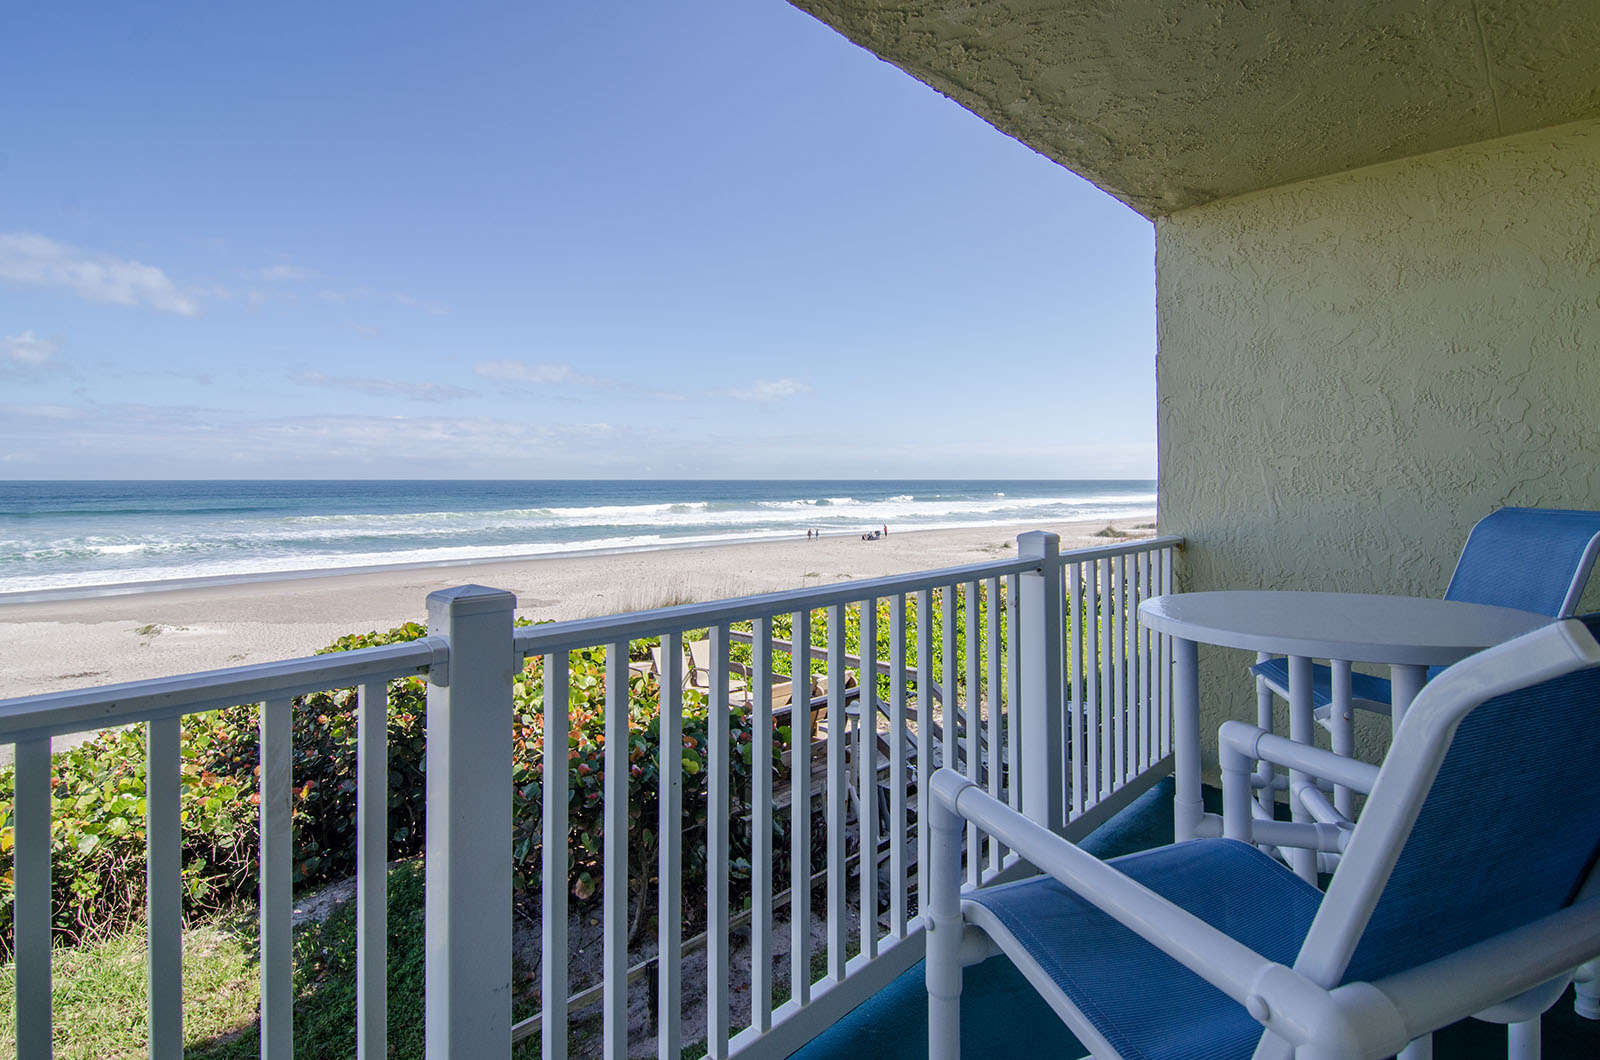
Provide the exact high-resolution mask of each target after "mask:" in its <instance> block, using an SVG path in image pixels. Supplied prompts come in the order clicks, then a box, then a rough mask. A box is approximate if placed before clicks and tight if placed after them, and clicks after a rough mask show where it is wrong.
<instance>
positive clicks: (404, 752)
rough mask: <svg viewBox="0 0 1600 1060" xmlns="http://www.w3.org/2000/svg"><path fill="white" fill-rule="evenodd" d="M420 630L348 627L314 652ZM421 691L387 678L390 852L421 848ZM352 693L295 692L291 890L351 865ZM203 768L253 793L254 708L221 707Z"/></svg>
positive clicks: (411, 681)
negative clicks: (356, 631)
mask: <svg viewBox="0 0 1600 1060" xmlns="http://www.w3.org/2000/svg"><path fill="white" fill-rule="evenodd" d="M426 635H427V629H426V627H424V626H422V625H421V624H420V623H416V622H408V623H406V624H405V625H403V626H398V627H396V628H394V629H391V630H389V631H387V632H385V633H379V632H371V633H360V634H348V635H346V636H343V637H340V638H339V639H338V640H336V641H334V642H333V643H332V644H330V645H329V646H328V647H326V648H323V649H322V650H321V651H319V652H318V653H317V654H319V655H326V654H329V653H332V652H340V651H354V650H356V649H359V648H371V647H377V646H379V645H384V644H399V643H403V642H405V641H410V640H416V639H417V638H419V637H423V636H426ZM426 703H427V688H426V685H425V684H424V682H423V680H422V679H421V678H420V677H403V678H399V679H397V680H394V681H391V682H389V690H388V718H387V739H386V744H387V749H388V756H387V759H388V763H387V764H388V788H389V795H388V806H389V813H388V825H387V831H388V846H389V857H390V858H391V859H398V858H405V857H410V856H411V855H413V854H416V853H417V852H419V851H420V850H421V849H422V818H423V800H424V796H425V786H424V783H423V779H424V772H423V771H424V768H425V764H426V763H425V757H424V744H425V740H424V737H425V734H426V725H425V718H426V710H425V708H426ZM358 720H359V698H358V696H357V694H356V690H355V689H353V688H345V689H339V690H336V691H331V692H313V693H311V694H309V695H304V696H299V697H296V699H295V701H294V705H293V708H292V712H291V721H290V733H291V736H290V762H291V776H292V777H293V781H292V783H293V795H292V805H293V826H294V843H293V850H294V854H293V867H292V869H291V871H292V873H293V881H294V885H295V886H296V887H300V886H304V885H308V884H316V883H322V882H326V881H328V880H335V879H342V878H343V877H346V876H349V875H351V874H352V873H354V872H355V853H356V768H357V756H356V736H357V724H358ZM215 724H216V738H215V740H214V742H213V744H212V755H211V758H210V760H209V762H208V765H209V766H210V767H211V768H212V769H214V770H216V771H217V772H218V773H223V774H226V775H228V776H230V777H232V778H234V779H235V780H236V781H237V782H238V783H239V784H240V786H241V790H243V791H244V792H245V796H246V798H247V799H249V800H250V801H251V802H252V803H259V800H260V773H261V766H260V754H261V741H260V708H259V706H258V705H257V704H254V703H251V704H245V705H242V706H237V707H228V708H227V709H225V710H221V711H218V712H217V714H216V722H215Z"/></svg>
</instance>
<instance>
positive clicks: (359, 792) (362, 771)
mask: <svg viewBox="0 0 1600 1060" xmlns="http://www.w3.org/2000/svg"><path fill="white" fill-rule="evenodd" d="M388 873H389V685H388V682H386V681H369V682H367V683H365V684H363V685H361V688H360V691H359V692H358V693H357V698H356V892H357V893H356V1057H357V1060H381V1058H382V1057H386V1056H388V1055H389V970H388V954H389V927H388V920H389V876H388ZM546 1055H548V1054H546Z"/></svg>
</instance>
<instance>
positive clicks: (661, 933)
mask: <svg viewBox="0 0 1600 1060" xmlns="http://www.w3.org/2000/svg"><path fill="white" fill-rule="evenodd" d="M661 647H662V653H661V654H662V656H663V657H664V658H668V659H677V660H679V665H682V659H683V634H681V633H668V634H666V635H665V636H663V637H662V638H661ZM671 668H672V667H671V666H669V667H668V669H671ZM629 683H630V684H631V683H632V678H631V677H630V678H629ZM658 724H659V726H660V729H659V731H660V733H661V743H660V746H659V747H658V748H657V752H656V756H657V761H658V762H659V763H660V765H659V767H658V773H657V779H658V780H659V782H660V788H659V791H658V794H657V799H656V807H657V811H658V813H657V818H656V841H657V842H658V844H659V845H660V861H659V864H658V865H657V878H656V984H657V990H658V993H657V997H656V1055H657V1057H658V1058H659V1060H679V1053H680V1052H681V1051H682V1048H681V1045H680V1043H679V1033H678V1020H679V1018H680V1015H681V1013H680V1011H679V1010H680V1008H681V1007H682V993H683V987H682V982H683V974H682V972H683V969H682V964H683V682H682V681H681V680H679V681H671V680H669V681H667V683H666V684H664V685H662V686H661V700H660V721H659V723H658Z"/></svg>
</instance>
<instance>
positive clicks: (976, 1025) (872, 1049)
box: [790, 778, 1600, 1060]
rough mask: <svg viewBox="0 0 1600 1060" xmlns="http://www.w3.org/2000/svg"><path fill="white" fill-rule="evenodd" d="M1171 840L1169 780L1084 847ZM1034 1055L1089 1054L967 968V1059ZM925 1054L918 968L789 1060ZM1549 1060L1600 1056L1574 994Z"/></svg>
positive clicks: (1482, 1040) (985, 968)
mask: <svg viewBox="0 0 1600 1060" xmlns="http://www.w3.org/2000/svg"><path fill="white" fill-rule="evenodd" d="M1205 800H1206V809H1208V810H1211V811H1214V812H1220V811H1221V808H1222V796H1221V792H1219V791H1216V790H1213V789H1211V788H1207V789H1206V791H1205ZM1171 841H1172V781H1171V779H1170V778H1169V779H1167V780H1163V781H1162V782H1161V783H1159V784H1157V785H1156V786H1155V787H1154V788H1152V789H1151V790H1150V791H1148V792H1146V793H1145V794H1144V795H1142V796H1140V797H1139V798H1138V799H1137V800H1136V801H1135V802H1134V803H1133V804H1132V805H1130V806H1129V807H1128V808H1127V809H1125V810H1123V811H1122V812H1121V813H1120V814H1118V815H1117V816H1116V817H1114V818H1112V819H1111V820H1110V821H1108V822H1106V823H1105V824H1104V825H1102V826H1101V827H1100V828H1099V829H1097V830H1096V831H1094V832H1093V833H1091V834H1090V835H1089V837H1088V838H1087V839H1085V840H1084V841H1083V844H1082V846H1083V848H1084V849H1085V850H1087V851H1089V852H1090V853H1091V854H1094V855H1095V856H1096V857H1100V858H1113V857H1119V856H1121V855H1123V854H1131V853H1133V852H1134V851H1137V850H1146V849H1148V848H1150V847H1153V846H1160V845H1161V844H1163V843H1169V842H1171ZM1434 1042H1435V1050H1436V1054H1437V1055H1438V1056H1439V1057H1441V1058H1450V1060H1504V1057H1505V1055H1506V1035H1505V1028H1503V1027H1500V1026H1496V1025H1493V1024H1488V1023H1480V1022H1478V1021H1476V1020H1464V1021H1463V1022H1461V1023H1458V1024H1456V1025H1454V1026H1452V1027H1447V1028H1445V1029H1444V1030H1443V1031H1441V1032H1439V1033H1438V1034H1436V1035H1435V1036H1434ZM1022 1043H1026V1045H1025V1047H1024V1051H1025V1052H1026V1054H1027V1055H1029V1056H1056V1057H1065V1058H1068V1060H1071V1058H1075V1057H1082V1056H1084V1055H1086V1053H1087V1050H1086V1049H1084V1048H1083V1046H1082V1045H1080V1044H1079V1043H1078V1041H1077V1039H1076V1038H1074V1037H1073V1036H1072V1035H1071V1034H1069V1033H1067V1030H1066V1028H1065V1027H1064V1026H1062V1024H1061V1021H1060V1020H1058V1019H1057V1018H1056V1016H1055V1014H1054V1013H1053V1012H1051V1011H1050V1009H1049V1007H1048V1006H1046V1005H1045V1003H1044V1002H1043V1001H1041V1000H1040V999H1039V996H1038V995H1037V994H1035V993H1034V992H1033V988H1032V987H1030V986H1029V985H1028V983H1027V980H1025V979H1023V978H1022V976H1021V974H1020V973H1018V972H1017V970H1016V969H1015V968H1013V967H1012V966H1011V964H1010V962H1009V961H1007V960H1005V959H1004V958H1003V957H996V958H991V959H990V960H987V961H985V962H983V963H982V964H978V965H974V966H973V967H971V968H968V969H967V972H966V979H965V982H964V984H963V987H962V1006H961V1055H962V1057H963V1058H964V1060H1015V1058H1016V1056H1017V1054H1018V1047H1019V1045H1022ZM927 1055H928V1002H927V995H926V994H925V993H924V992H923V983H922V962H920V961H919V962H917V964H916V965H914V966H913V967H912V968H911V969H910V970H908V971H907V972H906V973H905V974H904V975H902V976H900V977H899V978H898V979H896V980H895V981H894V982H892V983H890V984H889V985H888V986H886V987H884V989H883V990H881V991H879V992H878V993H877V995H875V996H874V997H873V998H871V999H870V1000H869V1001H867V1002H866V1003H864V1004H862V1005H859V1006H857V1007H856V1008H855V1009H854V1010H853V1011H852V1012H851V1013H850V1014H849V1015H847V1016H845V1017H844V1019H842V1020H840V1021H839V1022H838V1023H836V1024H834V1025H833V1026H832V1027H831V1028H829V1029H828V1030H827V1031H826V1032H824V1033H823V1034H822V1035H820V1036H819V1037H817V1038H816V1039H815V1040H814V1041H812V1042H811V1043H810V1044H809V1045H807V1046H806V1047H805V1048H803V1049H801V1050H800V1051H799V1052H797V1053H795V1054H793V1056H792V1057H790V1060H844V1058H850V1060H857V1058H860V1057H872V1058H873V1060H919V1058H922V1057H926V1056H927ZM1544 1055H1545V1057H1546V1058H1547V1060H1565V1058H1577V1057H1595V1056H1600V1023H1591V1022H1590V1021H1588V1020H1585V1019H1582V1018H1581V1017H1579V1016H1578V1015H1577V1014H1576V1013H1574V1012H1573V1011H1572V990H1571V988H1568V990H1567V993H1566V996H1565V997H1563V998H1562V999H1561V1000H1560V1001H1558V1002H1556V1004H1555V1007H1554V1008H1552V1009H1551V1010H1550V1011H1548V1012H1546V1013H1545V1015H1544Z"/></svg>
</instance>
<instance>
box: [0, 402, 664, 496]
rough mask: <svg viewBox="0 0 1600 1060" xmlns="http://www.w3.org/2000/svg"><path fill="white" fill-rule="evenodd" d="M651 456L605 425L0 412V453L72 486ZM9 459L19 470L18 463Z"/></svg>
mask: <svg viewBox="0 0 1600 1060" xmlns="http://www.w3.org/2000/svg"><path fill="white" fill-rule="evenodd" d="M653 444H654V440H653V436H652V435H651V434H650V433H649V431H648V430H646V429H641V428H638V427H634V426H622V427H618V426H613V425H612V424H610V423H605V422H588V423H552V422H548V421H542V422H529V421H527V420H520V419H502V418H497V417H487V416H439V415H432V416H400V415H396V416H364V415H350V414H340V415H327V416H323V415H317V416H283V417H265V418H259V419H258V418H251V417H242V416H240V415H239V414H238V413H237V412H234V411H228V410H221V409H207V408H199V407H195V406H184V405H173V406H153V405H93V406H85V407H83V408H80V409H71V408H65V407H60V406H44V405H33V406H6V405H0V453H7V452H9V453H16V454H34V455H35V456H36V457H37V459H36V460H35V466H34V467H33V468H30V472H31V471H37V473H39V474H42V475H46V476H52V477H72V476H76V475H83V474H86V473H93V474H95V475H99V476H102V477H112V478H120V477H125V476H131V477H150V476H152V475H158V476H162V477H169V476H170V477H189V476H198V477H220V478H228V477H235V476H243V477H253V476H258V475H267V476H272V477H284V476H287V477H296V476H312V477H327V476H329V475H335V476H339V475H344V476H349V477H362V476H367V475H379V476H384V475H392V474H402V475H405V476H407V477H440V478H450V477H458V476H463V475H465V476H469V477H472V476H486V477H491V478H496V477H498V478H514V477H516V476H517V475H519V474H520V475H523V476H526V475H527V474H528V473H529V470H528V469H529V468H540V469H544V470H545V471H546V473H549V474H556V475H565V474H577V473H583V474H598V475H604V474H617V473H620V472H626V471H629V470H632V469H634V468H636V466H637V463H638V458H639V457H638V454H639V453H640V452H642V451H646V450H648V449H649V448H650V447H651V446H652V445H653ZM19 459H20V458H19Z"/></svg>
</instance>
